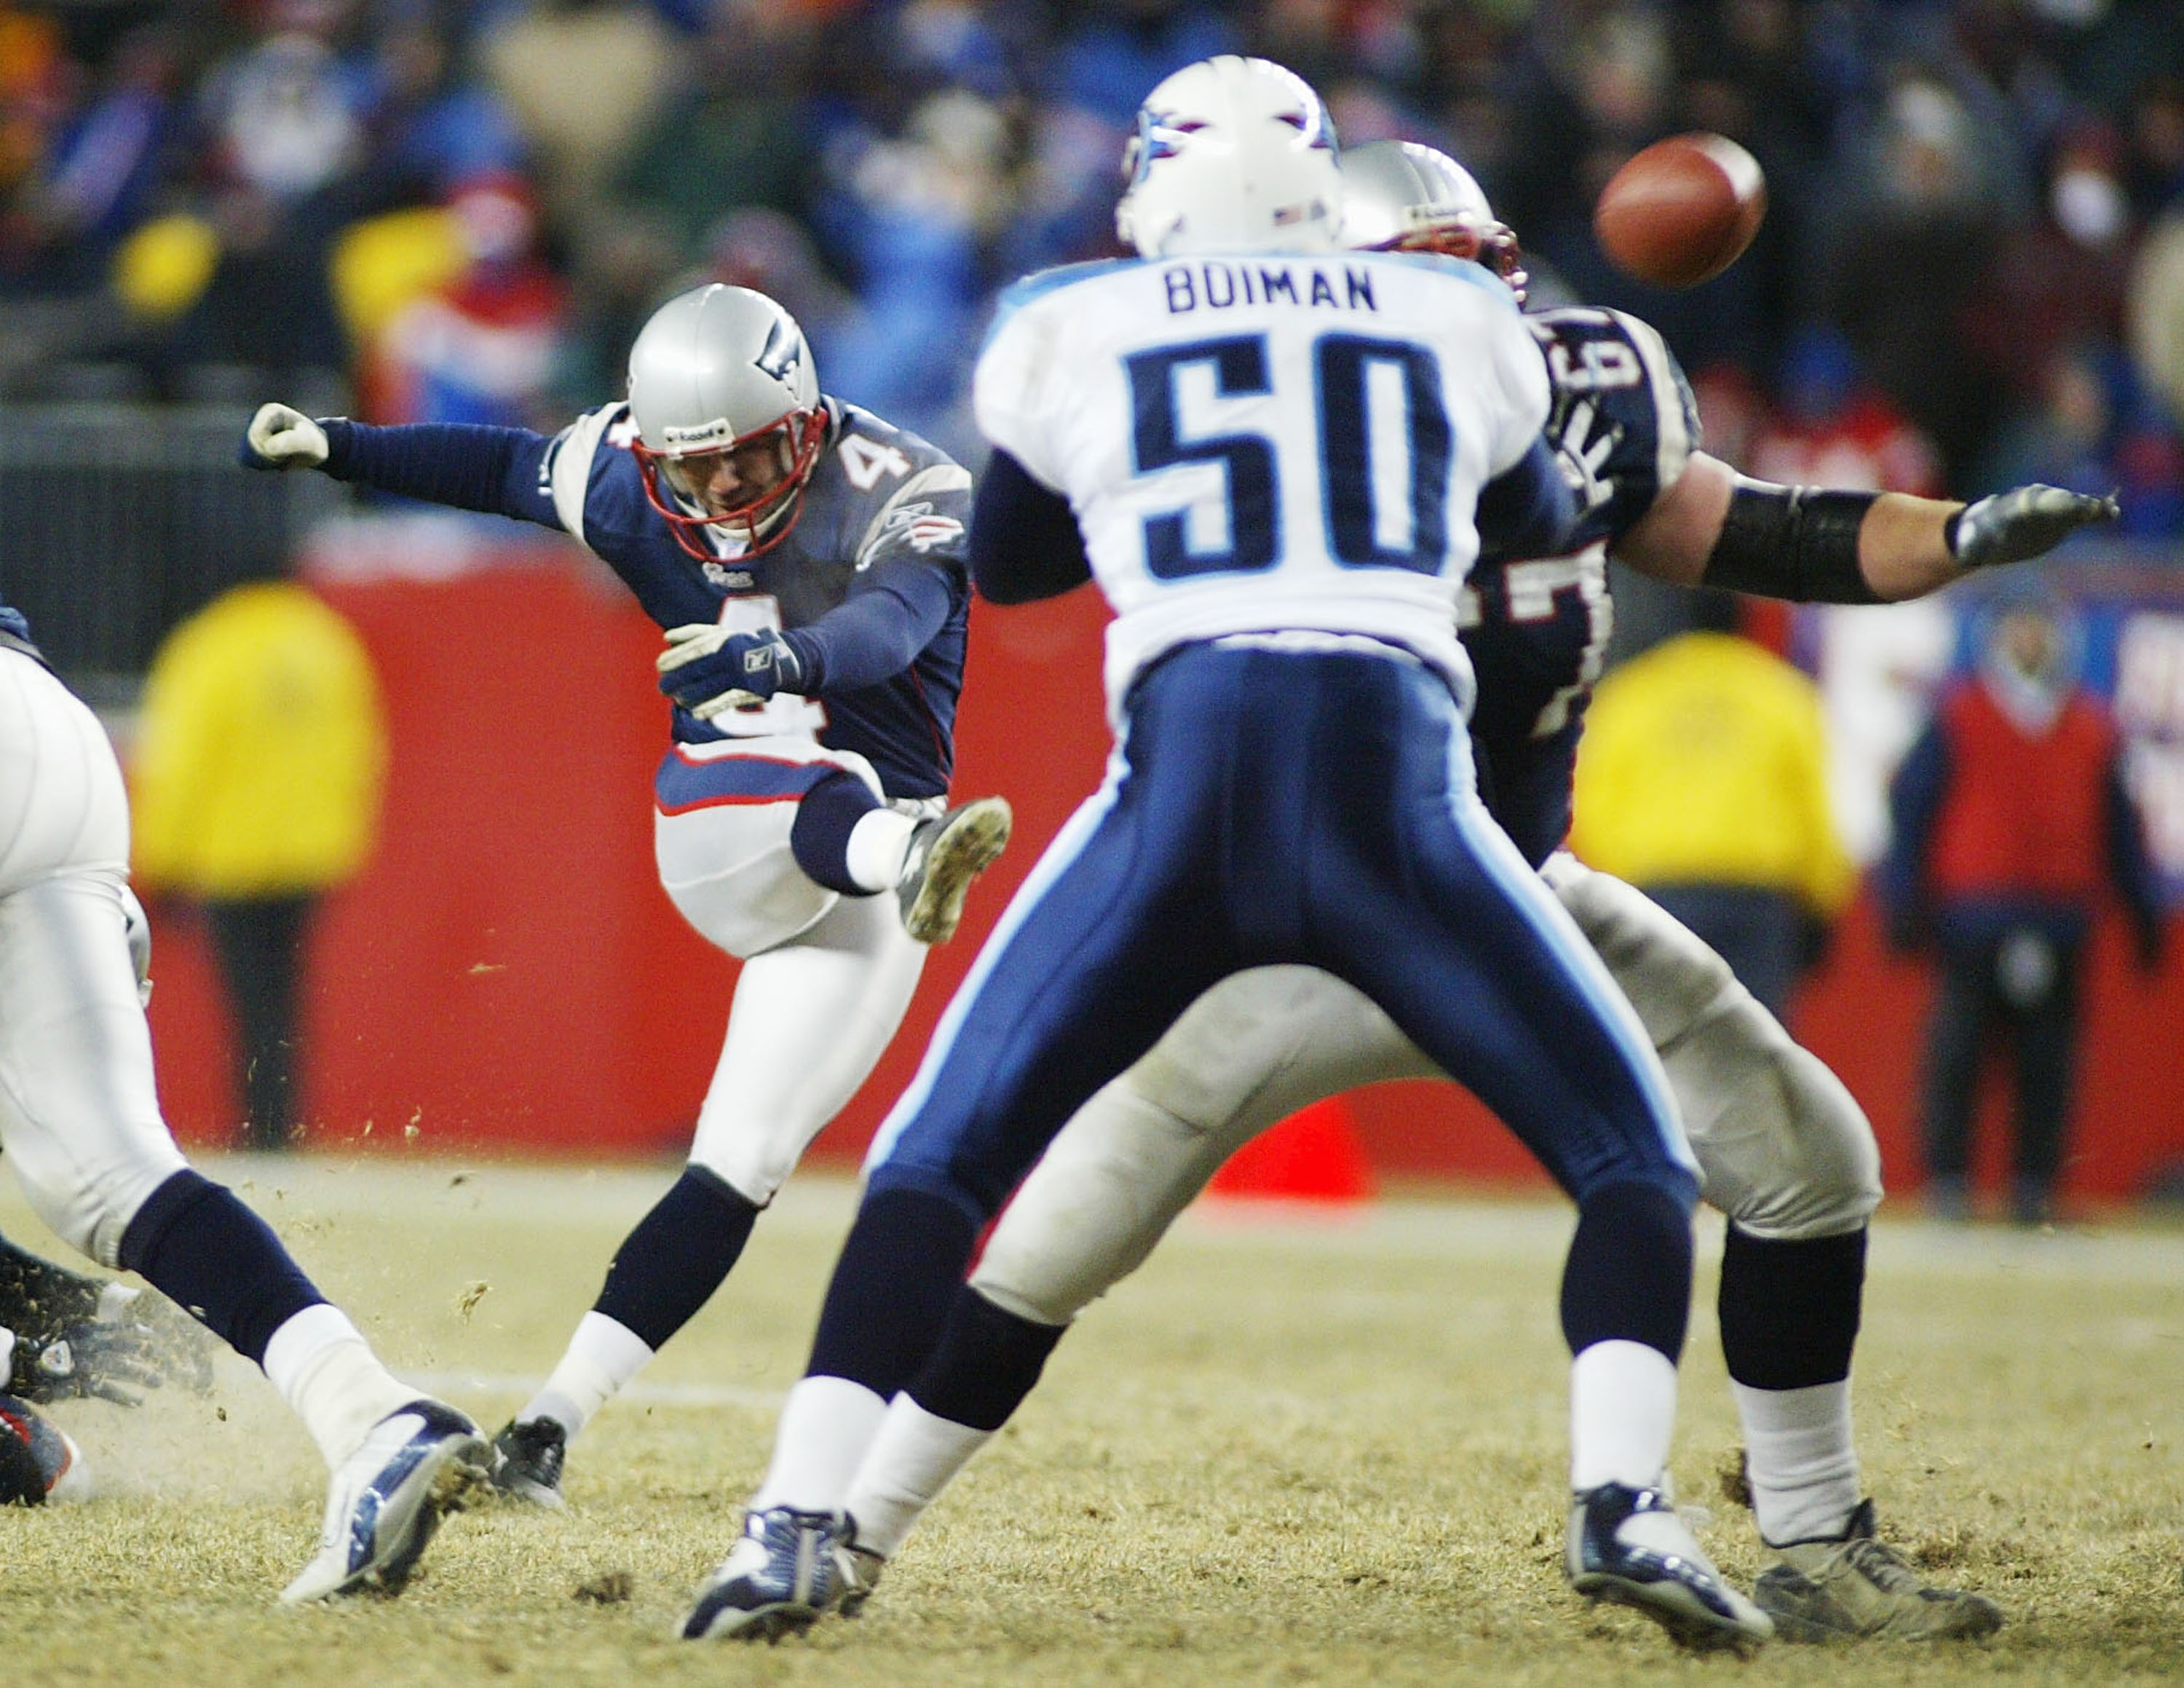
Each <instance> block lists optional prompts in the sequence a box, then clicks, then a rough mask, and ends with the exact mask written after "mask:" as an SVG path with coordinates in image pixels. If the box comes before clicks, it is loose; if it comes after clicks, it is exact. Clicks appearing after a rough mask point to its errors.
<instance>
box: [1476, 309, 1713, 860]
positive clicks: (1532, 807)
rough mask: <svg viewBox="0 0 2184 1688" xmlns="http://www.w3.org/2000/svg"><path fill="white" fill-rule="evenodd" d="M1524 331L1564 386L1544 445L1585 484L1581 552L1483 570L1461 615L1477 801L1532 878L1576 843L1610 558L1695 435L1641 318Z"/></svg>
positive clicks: (1585, 319)
mask: <svg viewBox="0 0 2184 1688" xmlns="http://www.w3.org/2000/svg"><path fill="white" fill-rule="evenodd" d="M1526 321H1527V322H1528V324H1529V326H1530V327H1531V330H1532V332H1533V334H1534V335H1535V336H1536V337H1538V339H1539V341H1540V343H1541V348H1543V350H1544V351H1545V353H1546V359H1547V369H1548V373H1549V375H1550V376H1551V377H1552V380H1553V383H1554V409H1553V411H1552V414H1551V415H1549V417H1548V421H1547V426H1546V434H1547V437H1548V439H1549V440H1550V441H1551V442H1552V443H1554V444H1555V445H1556V446H1557V448H1558V449H1559V450H1560V452H1561V454H1562V456H1563V461H1564V463H1565V464H1566V465H1568V468H1569V471H1570V472H1571V473H1573V474H1574V475H1575V476H1579V477H1580V482H1581V484H1580V492H1579V498H1580V504H1582V505H1583V506H1584V514H1583V515H1582V516H1581V517H1580V523H1579V526H1578V532H1577V542H1576V549H1574V550H1572V551H1571V552H1569V553H1568V554H1566V555H1563V556H1559V557H1548V558H1537V559H1527V560H1521V561H1508V560H1498V561H1497V560H1494V559H1491V558H1484V559H1482V560H1481V561H1480V563H1479V566H1478V567H1477V568H1476V569H1474V571H1472V576H1471V579H1470V581H1469V582H1468V585H1467V587H1466V588H1465V593H1464V599H1463V604H1462V607H1461V610H1460V614H1461V616H1462V618H1463V645H1464V649H1466V650H1467V651H1468V652H1469V654H1470V656H1471V664H1472V667H1473V669H1474V671H1475V672H1476V673H1477V675H1478V677H1479V701H1478V705H1477V707H1476V708H1475V710H1474V712H1473V716H1472V723H1471V733H1472V744H1473V747H1474V751H1475V752H1476V755H1477V759H1478V762H1479V789H1480V792H1481V794H1483V795H1484V796H1485V799H1486V801H1487V805H1488V807H1489V808H1490V810H1491V811H1493V814H1494V818H1495V819H1496V820H1497V821H1499V822H1501V823H1502V828H1503V830H1504V831H1506V832H1507V833H1508V834H1509V836H1510V837H1511V838H1513V839H1514V840H1515V842H1516V844H1517V847H1518V850H1521V851H1523V852H1524V857H1525V859H1526V860H1527V861H1530V862H1531V863H1532V864H1533V865H1534V866H1537V865H1538V864H1539V863H1541V862H1542V861H1546V858H1547V857H1548V855H1550V854H1552V852H1553V851H1554V850H1556V849H1557V848H1558V847H1559V846H1560V845H1561V844H1562V841H1563V838H1564V837H1565V836H1566V835H1567V834H1568V832H1569V824H1570V780H1571V776H1572V773H1573V772H1574V769H1575V767H1576V765H1577V741H1578V735H1579V733H1580V732H1581V731H1582V730H1583V719H1584V715H1585V705H1587V704H1588V703H1589V702H1591V698H1592V687H1593V682H1595V681H1596V680H1597V679H1599V677H1600V665H1601V659H1602V655H1604V654H1605V652H1606V650H1607V638H1608V634H1609V633H1610V632H1611V631H1612V630H1613V626H1614V605H1613V603H1612V602H1611V601H1610V599H1609V598H1608V593H1607V548H1608V547H1609V545H1610V544H1612V543H1613V542H1614V541H1615V540H1617V539H1619V538H1621V537H1622V536H1623V535H1624V534H1625V533H1627V532H1630V529H1631V528H1633V527H1635V526H1637V524H1638V523H1639V522H1640V521H1641V520H1643V519H1644V517H1645V515H1646V512H1647V511H1648V510H1652V507H1653V501H1654V500H1655V499H1658V498H1659V497H1660V495H1661V494H1662V493H1663V492H1664V491H1666V490H1667V489H1668V488H1669V487H1672V486H1674V484H1675V483H1676V482H1677V481H1678V480H1679V479H1680V478H1681V476H1682V475H1683V472H1684V466H1685V464H1686V463H1688V462H1689V461H1690V460H1691V453H1692V452H1693V451H1695V450H1697V448H1698V438H1699V425H1698V407H1697V403H1696V401H1695V400H1694V399H1693V398H1692V396H1691V385H1690V383H1689V382H1686V381H1685V379H1684V372H1683V370H1681V369H1680V368H1679V367H1678V366H1677V365H1676V360H1675V358H1674V355H1673V354H1671V353H1670V352H1669V348H1668V347H1667V345H1666V344H1664V343H1663V341H1662V339H1661V337H1660V336H1659V335H1658V334H1657V333H1656V332H1654V331H1653V330H1652V328H1650V327H1648V326H1646V324H1645V323H1643V322H1641V321H1639V320H1638V319H1637V318H1635V317H1632V316H1625V315H1624V314H1623V313H1622V312H1620V311H1612V310H1591V309H1567V310H1551V311H1543V312H1541V313H1540V314H1539V315H1536V316H1531V317H1528V318H1527V319H1526Z"/></svg>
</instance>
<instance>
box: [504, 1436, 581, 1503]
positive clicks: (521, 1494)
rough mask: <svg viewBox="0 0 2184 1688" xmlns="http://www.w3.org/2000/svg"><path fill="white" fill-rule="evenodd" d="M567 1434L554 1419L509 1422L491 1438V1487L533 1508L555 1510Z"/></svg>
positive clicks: (559, 1500)
mask: <svg viewBox="0 0 2184 1688" xmlns="http://www.w3.org/2000/svg"><path fill="white" fill-rule="evenodd" d="M568 1451H569V1433H568V1432H567V1431H566V1430H565V1429H562V1428H561V1421H560V1419H558V1418H530V1419H525V1420H521V1421H518V1420H515V1419H510V1421H509V1422H508V1423H505V1424H504V1425H502V1426H501V1427H500V1429H499V1433H498V1434H497V1435H494V1437H493V1487H494V1488H496V1489H498V1490H499V1491H500V1492H501V1493H502V1494H504V1495H510V1496H514V1497H515V1499H517V1500H520V1501H530V1502H531V1503H532V1505H533V1506H538V1507H559V1506H560V1505H562V1504H564V1503H563V1501H562V1498H561V1462H562V1460H563V1459H564V1458H565V1457H566V1456H567V1454H568Z"/></svg>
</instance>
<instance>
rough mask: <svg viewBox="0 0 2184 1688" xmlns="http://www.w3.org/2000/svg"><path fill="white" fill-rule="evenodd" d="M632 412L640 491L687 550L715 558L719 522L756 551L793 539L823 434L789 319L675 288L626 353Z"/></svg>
mask: <svg viewBox="0 0 2184 1688" xmlns="http://www.w3.org/2000/svg"><path fill="white" fill-rule="evenodd" d="M629 411H630V415H631V416H632V418H633V419H634V420H635V421H636V423H637V432H638V439H637V441H636V442H635V443H633V444H632V447H631V449H632V451H634V452H635V453H636V454H637V460H638V468H639V469H640V470H641V471H642V472H643V479H644V490H645V496H646V497H648V498H649V499H651V500H652V506H653V508H654V509H655V510H658V511H659V512H660V515H664V516H666V518H667V520H668V521H669V523H670V524H671V526H672V528H673V530H674V533H675V538H676V543H678V544H679V545H681V546H682V549H684V550H686V551H688V553H689V554H691V555H692V556H694V557H696V558H699V560H705V561H710V560H711V559H712V558H713V556H714V555H715V553H714V552H712V551H711V550H710V549H706V547H705V543H704V537H703V535H702V534H701V532H699V530H701V529H704V528H708V527H712V526H725V527H726V529H727V532H729V534H730V535H731V536H733V537H734V538H740V539H742V540H744V542H745V543H747V545H748V546H749V550H750V551H751V552H757V551H762V550H766V549H770V548H772V546H774V545H777V544H778V543H781V541H782V540H783V539H784V538H787V537H788V530H789V529H790V528H791V527H793V526H795V522H796V514H797V510H798V509H799V504H800V502H801V498H802V494H803V491H804V487H805V482H808V481H809V480H810V479H811V471H812V469H813V468H814V467H815V466H816V465H817V463H818V461H819V452H820V448H822V446H823V445H824V444H825V443H826V439H827V413H826V410H825V409H824V407H823V406H822V404H820V402H819V372H818V370H817V368H816V365H814V363H813V362H812V358H811V347H810V346H808V345H806V344H805V339H804V331H803V330H802V329H800V328H799V327H798V326H796V319H795V318H794V317H793V316H791V315H789V314H788V312H787V311H785V310H783V309H782V308H781V307H780V306H779V305H777V304H775V303H774V302H773V301H772V299H770V298H766V295H765V294H764V293H756V292H752V291H751V290H750V289H749V287H727V286H724V285H723V284H721V283H719V282H714V283H711V284H710V285H709V286H706V287H694V288H693V289H691V291H690V292H687V293H678V294H677V295H676V297H675V298H671V299H670V300H668V302H667V303H666V304H664V305H662V306H660V309H658V310H656V311H655V312H653V314H652V315H651V317H650V319H649V320H648V321H647V322H646V323H645V325H644V326H643V328H642V329H641V330H639V331H638V337H637V341H636V343H635V344H633V345H632V346H631V348H629Z"/></svg>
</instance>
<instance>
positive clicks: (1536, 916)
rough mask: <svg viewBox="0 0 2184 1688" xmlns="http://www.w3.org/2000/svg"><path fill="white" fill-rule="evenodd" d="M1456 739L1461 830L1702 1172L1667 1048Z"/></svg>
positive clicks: (1666, 1139)
mask: <svg viewBox="0 0 2184 1688" xmlns="http://www.w3.org/2000/svg"><path fill="white" fill-rule="evenodd" d="M1449 742H1450V747H1451V748H1450V750H1449V787H1448V791H1449V805H1448V808H1449V817H1450V819H1451V820H1452V821H1453V822H1455V823H1456V830H1457V837H1458V838H1461V839H1462V840H1463V844H1464V846H1465V848H1466V849H1468V850H1469V851H1470V852H1471V855H1472V859H1473V860H1474V861H1477V862H1478V863H1479V866H1480V868H1481V869H1482V870H1483V871H1484V872H1485V874H1486V876H1487V877H1488V878H1490V879H1491V880H1492V881H1493V882H1494V883H1495V884H1496V886H1498V887H1499V888H1500V889H1502V892H1503V894H1506V895H1507V898H1508V899H1509V900H1510V902H1511V903H1512V904H1513V905H1514V906H1515V907H1516V909H1517V910H1518V913H1520V914H1521V915H1522V916H1524V921H1525V923H1526V924H1527V925H1529V926H1530V927H1531V928H1532V929H1533V930H1534V931H1535V933H1537V934H1538V935H1539V937H1540V939H1541V942H1542V943H1544V944H1546V948H1547V950H1548V953H1549V954H1551V955H1553V956H1554V958H1555V959H1556V960H1557V961H1559V962H1560V963H1561V964H1562V968H1563V972H1564V973H1565V974H1566V975H1567V976H1568V978H1569V979H1570V982H1571V983H1573V984H1574V985H1575V986H1576V987H1577V989H1578V994H1580V995H1581V996H1583V997H1584V998H1585V1001H1586V1003H1587V1004H1588V1005H1589V1006H1591V1008H1592V1010H1593V1011H1594V1013H1595V1014H1596V1016H1597V1017H1599V1019H1600V1020H1601V1022H1602V1023H1603V1024H1604V1025H1605V1026H1606V1027H1607V1033H1608V1036H1609V1037H1610V1038H1612V1039H1613V1040H1614V1042H1615V1044H1616V1046H1617V1047H1618V1048H1619V1049H1621V1050H1623V1052H1624V1056H1625V1058H1626V1059H1628V1061H1630V1065H1631V1067H1632V1068H1633V1070H1634V1071H1635V1072H1637V1074H1638V1077H1639V1083H1640V1088H1641V1089H1642V1090H1643V1091H1644V1092H1645V1095H1646V1104H1647V1106H1648V1108H1649V1110H1650V1111H1651V1112H1652V1116H1653V1124H1654V1128H1655V1129H1657V1130H1658V1132H1659V1133H1660V1134H1661V1141H1662V1143H1663V1145H1665V1146H1666V1147H1667V1149H1668V1151H1669V1157H1670V1158H1671V1159H1672V1160H1674V1162H1676V1164H1677V1165H1679V1166H1680V1167H1683V1168H1684V1169H1685V1171H1686V1172H1688V1173H1691V1176H1692V1177H1693V1178H1697V1177H1698V1176H1699V1166H1698V1162H1697V1159H1696V1158H1695V1157H1694V1156H1692V1154H1691V1145H1690V1143H1689V1142H1687V1141H1686V1140H1685V1137H1684V1123H1683V1116H1682V1115H1681V1114H1680V1113H1678V1112H1677V1111H1676V1105H1675V1100H1674V1093H1673V1092H1671V1091H1670V1089H1669V1075H1668V1074H1667V1072H1664V1071H1663V1069H1662V1067H1661V1057H1660V1055H1659V1053H1658V1051H1657V1050H1655V1049H1654V1047H1653V1040H1652V1039H1651V1038H1649V1037H1647V1036H1646V1028H1645V1027H1644V1026H1643V1025H1642V1024H1641V1023H1640V1022H1639V1019H1638V1015H1637V1011H1636V1010H1635V1009H1633V1008H1632V1007H1631V1006H1630V999H1629V998H1627V997H1625V996H1624V994H1623V993H1622V992H1621V991H1620V990H1619V989H1617V988H1616V984H1615V981H1614V978H1613V977H1612V976H1611V975H1610V974H1609V972H1608V971H1607V965H1606V963H1604V962H1603V961H1602V960H1601V959H1600V955H1599V953H1598V952H1597V951H1596V950H1594V949H1593V947H1592V945H1591V944H1588V943H1587V942H1585V934H1584V933H1582V932H1580V931H1579V930H1578V927H1577V922H1575V921H1574V920H1572V919H1571V918H1570V916H1569V911H1568V910H1567V909H1565V908H1564V907H1563V905H1562V904H1561V903H1560V902H1558V901H1557V900H1556V898H1555V894H1554V893H1553V892H1552V891H1551V890H1549V889H1547V885H1546V881H1545V880H1543V879H1541V877H1540V876H1539V875H1538V874H1537V873H1535V872H1533V871H1532V867H1531V864H1530V863H1529V862H1527V861H1525V860H1524V856H1523V855H1521V854H1520V853H1519V852H1518V849H1517V846H1516V845H1515V844H1512V843H1511V842H1510V841H1509V835H1508V834H1507V833H1505V832H1503V831H1502V828H1501V827H1500V826H1499V824H1497V823H1496V821H1495V820H1494V818H1493V816H1490V814H1488V813H1487V811H1486V805H1485V804H1484V803H1482V802H1481V801H1479V797H1478V794H1477V793H1478V788H1477V785H1476V783H1475V782H1476V779H1477V772H1476V770H1475V769H1474V767H1473V766H1472V760H1471V735H1470V734H1469V733H1467V732H1464V731H1463V729H1462V728H1461V727H1457V729H1456V730H1454V731H1452V732H1451V733H1450V734H1449Z"/></svg>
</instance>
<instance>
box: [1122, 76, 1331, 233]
mask: <svg viewBox="0 0 2184 1688" xmlns="http://www.w3.org/2000/svg"><path fill="white" fill-rule="evenodd" d="M1123 175H1125V176H1126V177H1127V178H1128V183H1129V185H1128V187H1126V188H1125V189H1124V190H1123V198H1122V202H1121V203H1119V204H1117V206H1116V207H1115V232H1116V233H1117V235H1119V236H1120V237H1122V239H1123V242H1125V243H1126V244H1128V245H1129V246H1132V247H1134V248H1136V249H1137V252H1138V253H1139V256H1140V257H1144V258H1175V257H1180V256H1183V255H1184V254H1186V253H1189V254H1195V253H1222V252H1269V251H1284V250H1285V251H1291V252H1326V251H1331V250H1332V249H1333V248H1334V238H1335V231H1336V229H1337V227H1338V226H1339V220H1340V216H1341V208H1342V172H1341V170H1340V168H1338V166H1337V165H1336V164H1335V147H1334V124H1333V123H1332V122H1331V121H1329V118H1328V115H1327V108H1326V106H1324V105H1323V104H1322V103H1321V102H1320V97H1319V96H1318V94H1316V93H1314V92H1312V85H1311V84H1310V83H1308V82H1307V81H1305V80H1304V78H1303V77H1301V76H1300V75H1297V74H1296V73H1295V71H1293V70H1284V69H1283V68H1282V67H1281V66H1280V65H1279V64H1273V63H1272V62H1270V61H1269V60H1267V59H1264V58H1238V57H1237V56H1236V55H1235V54H1234V53H1223V55H1222V56H1221V57H1219V58H1201V60H1199V61H1198V63H1196V64H1187V65H1185V66H1184V68H1183V69H1182V70H1178V71H1177V72H1176V73H1175V74H1174V75H1172V76H1170V77H1168V78H1167V81H1163V82H1162V83H1161V85H1160V86H1158V87H1156V88H1155V89H1154V90H1153V91H1152V92H1151V93H1150V94H1148V95H1146V96H1145V103H1144V104H1143V105H1142V106H1140V107H1139V109H1138V132H1137V133H1136V134H1135V135H1134V136H1131V138H1130V142H1129V145H1128V148H1126V149H1125V150H1124V152H1123Z"/></svg>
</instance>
